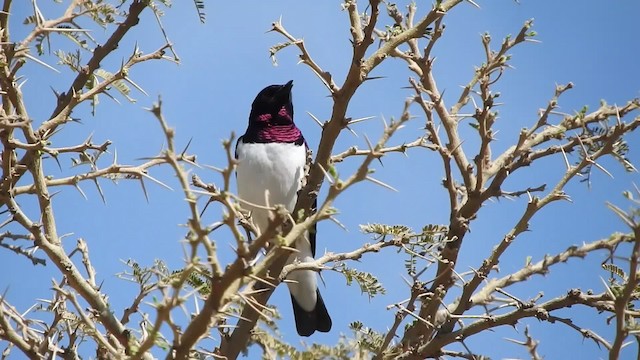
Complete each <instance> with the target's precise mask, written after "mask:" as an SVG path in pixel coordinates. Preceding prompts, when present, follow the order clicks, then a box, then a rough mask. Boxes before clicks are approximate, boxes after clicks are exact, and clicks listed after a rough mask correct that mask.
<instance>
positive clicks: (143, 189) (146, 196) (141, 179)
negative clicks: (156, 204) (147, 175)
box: [138, 177, 149, 204]
mask: <svg viewBox="0 0 640 360" xmlns="http://www.w3.org/2000/svg"><path fill="white" fill-rule="evenodd" d="M138 179H140V186H142V192H143V193H144V198H145V199H146V200H147V204H148V203H149V194H147V188H146V187H145V186H144V179H143V178H142V177H140V178H138Z"/></svg>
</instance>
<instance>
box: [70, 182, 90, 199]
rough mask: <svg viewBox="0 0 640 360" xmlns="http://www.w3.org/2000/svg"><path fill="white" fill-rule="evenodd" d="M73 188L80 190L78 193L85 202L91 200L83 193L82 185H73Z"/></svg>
mask: <svg viewBox="0 0 640 360" xmlns="http://www.w3.org/2000/svg"><path fill="white" fill-rule="evenodd" d="M73 186H74V187H75V188H76V190H78V192H80V195H82V197H83V198H84V199H85V200H89V199H87V195H86V194H85V193H84V191H82V189H81V188H80V185H78V184H73Z"/></svg>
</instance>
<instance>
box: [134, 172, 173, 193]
mask: <svg viewBox="0 0 640 360" xmlns="http://www.w3.org/2000/svg"><path fill="white" fill-rule="evenodd" d="M140 175H142V176H144V177H146V178H147V179H149V180H151V181H153V182H154V183H156V184H158V185H160V186H162V187H164V188H166V189H168V190H171V191H173V189H172V188H171V187H170V186H169V185H167V184H165V183H163V182H162V181H160V180H157V179H155V178H154V177H152V176H151V175H148V174H145V173H143V172H140Z"/></svg>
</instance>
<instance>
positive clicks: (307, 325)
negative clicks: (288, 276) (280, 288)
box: [291, 288, 331, 336]
mask: <svg viewBox="0 0 640 360" xmlns="http://www.w3.org/2000/svg"><path fill="white" fill-rule="evenodd" d="M316 296H317V301H316V307H315V308H314V309H313V310H311V311H305V310H304V309H303V308H302V307H301V306H300V305H299V304H298V302H297V301H296V299H295V298H294V297H293V295H291V302H292V303H293V315H294V317H295V319H296V330H298V335H300V336H311V334H313V333H314V332H315V331H316V330H317V331H320V332H329V330H331V317H330V316H329V312H328V311H327V307H326V306H325V305H324V300H322V296H320V289H317V288H316Z"/></svg>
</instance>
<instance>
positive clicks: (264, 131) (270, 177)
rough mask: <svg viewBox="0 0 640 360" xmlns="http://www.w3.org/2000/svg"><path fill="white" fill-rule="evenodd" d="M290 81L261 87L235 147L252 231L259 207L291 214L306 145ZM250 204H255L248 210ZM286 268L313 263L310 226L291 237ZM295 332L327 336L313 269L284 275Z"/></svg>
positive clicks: (259, 224)
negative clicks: (282, 209)
mask: <svg viewBox="0 0 640 360" xmlns="http://www.w3.org/2000/svg"><path fill="white" fill-rule="evenodd" d="M292 87H293V80H291V81H289V82H287V83H286V84H283V85H270V86H267V87H265V88H264V89H262V90H261V91H260V92H259V93H258V95H257V96H256V98H255V100H254V101H253V103H252V104H251V112H250V113H249V124H248V126H247V130H246V131H245V133H244V135H242V136H240V137H239V138H238V141H237V143H236V154H235V157H236V181H237V185H238V196H239V197H240V199H242V200H244V203H243V205H242V206H243V208H245V209H246V210H248V211H249V212H250V220H251V221H252V222H253V224H254V225H255V226H256V228H257V229H258V230H260V231H261V232H262V231H265V230H266V229H267V226H268V225H269V211H268V210H266V209H265V208H264V207H267V206H273V205H276V204H282V205H284V206H285V207H286V209H287V210H288V211H290V212H292V211H293V210H294V207H295V205H296V201H297V198H298V191H299V190H300V188H301V186H302V180H303V177H304V173H305V171H304V169H305V165H306V163H307V151H308V146H307V143H306V141H305V139H304V136H302V132H301V131H300V129H299V128H298V127H297V126H296V124H295V123H294V121H293V102H292V97H291V95H292V94H291V90H292ZM251 204H255V205H257V206H252V205H251ZM294 247H295V248H296V250H297V252H293V253H292V254H291V255H290V256H289V258H288V259H287V264H291V263H294V262H309V261H313V259H314V257H315V252H316V232H315V225H314V226H313V228H312V229H310V231H308V232H307V233H306V234H305V236H303V237H300V238H298V239H296V241H295V244H294ZM287 280H289V281H287V286H288V288H289V292H290V294H291V302H292V304H293V314H294V318H295V323H296V330H297V332H298V334H299V335H300V336H304V337H308V336H311V335H312V334H313V333H314V332H315V331H320V332H329V331H330V330H331V325H332V322H331V317H330V316H329V313H328V311H327V308H326V306H325V303H324V300H323V299H322V296H321V295H320V290H319V289H318V281H317V274H316V272H315V271H313V270H298V271H293V272H291V273H290V274H288V275H287Z"/></svg>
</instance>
